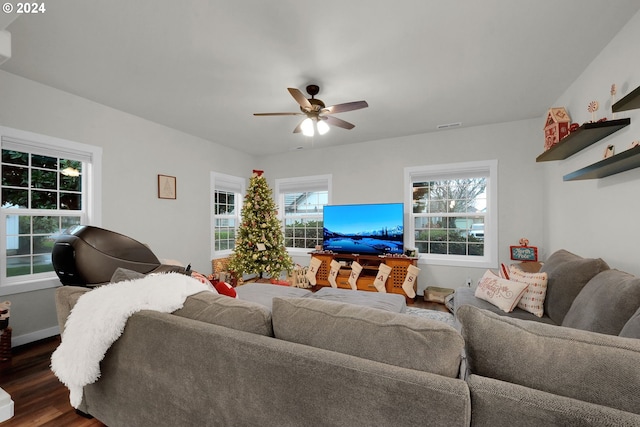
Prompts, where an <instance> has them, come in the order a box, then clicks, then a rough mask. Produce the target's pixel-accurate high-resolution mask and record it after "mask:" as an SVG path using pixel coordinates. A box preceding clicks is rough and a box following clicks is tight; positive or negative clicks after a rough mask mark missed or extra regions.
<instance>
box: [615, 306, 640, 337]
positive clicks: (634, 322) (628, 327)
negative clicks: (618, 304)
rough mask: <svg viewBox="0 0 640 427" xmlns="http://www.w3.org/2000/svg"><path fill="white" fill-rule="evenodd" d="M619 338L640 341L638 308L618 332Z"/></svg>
mask: <svg viewBox="0 0 640 427" xmlns="http://www.w3.org/2000/svg"><path fill="white" fill-rule="evenodd" d="M620 336H621V337H626V338H638V339H640V308H639V309H638V310H636V312H635V313H634V314H633V316H631V318H630V319H629V320H628V321H627V323H625V325H624V327H623V328H622V330H621V331H620Z"/></svg>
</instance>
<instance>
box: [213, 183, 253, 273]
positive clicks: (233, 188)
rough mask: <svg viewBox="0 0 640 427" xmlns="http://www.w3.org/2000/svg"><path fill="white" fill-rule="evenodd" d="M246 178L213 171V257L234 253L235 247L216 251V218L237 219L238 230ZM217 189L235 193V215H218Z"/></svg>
mask: <svg viewBox="0 0 640 427" xmlns="http://www.w3.org/2000/svg"><path fill="white" fill-rule="evenodd" d="M246 186H247V183H246V180H245V179H244V178H241V177H237V176H233V175H227V174H224V173H219V172H211V191H210V193H211V203H210V206H211V227H210V228H211V238H210V242H211V259H212V260H213V259H218V258H226V257H228V256H229V255H231V254H232V253H233V248H231V249H224V250H221V251H216V242H215V236H216V234H215V229H216V228H215V227H216V219H220V218H227V219H233V220H235V229H236V233H237V232H238V226H239V225H240V221H241V215H242V201H243V199H244V195H245V191H246ZM216 191H228V192H230V193H234V194H235V198H234V199H235V200H234V201H235V209H234V212H235V214H233V215H216V210H215V202H216V200H215V192H216ZM234 246H235V245H234Z"/></svg>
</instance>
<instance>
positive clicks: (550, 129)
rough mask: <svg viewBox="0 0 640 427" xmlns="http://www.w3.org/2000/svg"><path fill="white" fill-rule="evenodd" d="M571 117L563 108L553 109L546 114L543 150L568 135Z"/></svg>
mask: <svg viewBox="0 0 640 427" xmlns="http://www.w3.org/2000/svg"><path fill="white" fill-rule="evenodd" d="M570 122H571V117H569V114H568V113H567V110H565V109H564V108H563V107H554V108H551V109H549V111H548V112H547V120H546V122H545V125H544V149H545V150H548V149H549V148H551V147H553V146H554V145H555V144H557V143H558V142H560V140H561V139H562V138H564V137H565V136H567V135H568V134H569V123H570Z"/></svg>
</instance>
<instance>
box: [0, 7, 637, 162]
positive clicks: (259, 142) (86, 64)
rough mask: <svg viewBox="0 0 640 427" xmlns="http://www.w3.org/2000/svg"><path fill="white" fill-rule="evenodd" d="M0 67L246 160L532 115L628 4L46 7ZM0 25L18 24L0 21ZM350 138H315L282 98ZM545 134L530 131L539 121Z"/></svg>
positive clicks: (619, 21)
mask: <svg viewBox="0 0 640 427" xmlns="http://www.w3.org/2000/svg"><path fill="white" fill-rule="evenodd" d="M45 5H46V8H47V10H46V12H45V13H41V14H30V15H20V16H19V17H18V18H17V19H15V21H13V22H12V23H10V24H8V27H7V30H8V31H9V32H11V34H12V42H13V49H12V57H11V59H9V60H8V61H7V62H5V63H4V64H3V65H2V66H0V69H3V70H5V71H8V72H10V73H13V74H17V75H19V76H23V77H26V78H28V79H31V80H35V81H37V82H40V83H43V84H46V85H49V86H52V87H55V88H58V89H61V90H64V91H67V92H70V93H73V94H76V95H78V96H81V97H84V98H87V99H90V100H93V101H95V102H98V103H101V104H104V105H107V106H110V107H113V108H116V109H118V110H122V111H125V112H128V113H131V114H134V115H137V116H140V117H143V118H145V119H148V120H151V121H154V122H157V123H161V124H163V125H166V126H169V127H172V128H175V129H179V130H181V131H184V132H186V133H189V134H192V135H196V136H199V137H202V138H204V139H206V140H209V141H213V142H216V143H220V144H224V145H229V146H231V147H235V148H237V149H239V150H242V151H245V152H247V153H251V154H254V155H267V154H272V153H279V152H284V151H288V150H292V149H296V148H298V147H304V148H310V147H312V146H315V147H324V146H329V145H340V144H350V143H357V142H363V141H371V140H376V139H384V138H393V137H398V136H404V135H413V134H420V133H425V132H434V131H436V126H437V125H441V124H447V123H453V122H462V123H463V125H464V126H474V125H482V124H490V123H499V122H507V121H512V120H519V119H528V118H535V117H542V116H543V115H544V112H545V111H546V110H547V109H548V108H549V107H551V106H552V105H551V103H553V102H554V101H555V100H556V99H557V98H558V97H559V96H560V95H561V94H562V93H563V92H564V91H565V90H566V89H567V88H568V86H569V85H570V84H571V83H572V82H573V81H574V80H575V79H576V78H577V77H578V76H579V75H580V73H581V72H582V71H583V70H584V69H585V67H586V66H587V65H588V64H589V63H590V62H591V61H592V60H593V59H594V58H595V57H596V55H597V54H598V53H599V52H600V51H601V50H602V49H603V48H604V47H605V46H606V44H607V43H608V42H609V41H610V40H611V39H612V38H613V37H614V36H615V34H616V33H617V32H618V31H619V30H620V28H621V27H622V26H624V25H625V23H626V22H627V21H628V20H629V19H630V18H631V16H633V15H634V14H635V13H636V12H637V11H638V10H639V9H640V1H638V0H617V1H615V2H611V1H609V0H562V1H558V0H518V1H513V0H447V1H443V0H394V1H390V0H389V1H380V0H348V1H347V0H324V1H322V2H316V1H313V2H312V1H308V0H273V1H265V0H241V1H240V0H224V1H223V0H219V1H206V0H180V1H175V0H91V1H87V0H55V1H48V2H45ZM4 15H5V16H3V17H2V21H0V24H1V23H2V22H4V23H5V25H6V24H7V23H8V22H10V20H11V19H13V18H15V17H16V16H15V14H14V15H11V14H4ZM310 83H315V84H318V85H319V86H320V94H319V95H318V96H317V97H318V98H320V99H322V100H323V101H324V102H325V103H326V104H327V105H332V104H338V103H343V102H349V101H358V100H363V99H364V100H366V101H367V102H368V103H369V108H366V109H363V110H358V111H351V112H346V113H341V114H338V115H336V116H337V117H339V118H341V119H344V120H347V121H349V122H352V123H354V124H355V125H356V127H355V128H354V129H352V130H344V129H340V128H334V129H332V131H331V132H329V133H328V134H327V135H324V136H316V137H315V139H314V140H311V139H309V138H307V137H304V136H302V135H301V134H293V133H292V131H293V129H294V127H295V126H296V125H297V124H298V122H299V120H300V118H299V117H293V116H284V117H254V116H253V115H252V113H254V112H272V111H276V112H282V111H285V112H286V111H292V112H295V111H299V109H298V107H297V104H296V103H295V101H294V99H293V98H292V97H291V96H290V95H289V93H288V92H287V90H286V88H287V87H297V88H299V89H301V90H302V91H303V92H304V88H305V86H306V85H307V84H310ZM541 126H542V125H541Z"/></svg>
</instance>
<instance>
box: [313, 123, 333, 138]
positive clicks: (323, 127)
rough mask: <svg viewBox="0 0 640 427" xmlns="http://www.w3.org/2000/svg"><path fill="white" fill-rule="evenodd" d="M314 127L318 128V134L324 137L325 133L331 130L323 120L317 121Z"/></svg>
mask: <svg viewBox="0 0 640 427" xmlns="http://www.w3.org/2000/svg"><path fill="white" fill-rule="evenodd" d="M316 127H317V128H318V133H319V134H320V135H324V134H325V133H327V132H329V129H331V128H330V127H329V125H328V124H327V123H326V122H325V121H324V120H318V124H317V125H316Z"/></svg>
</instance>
